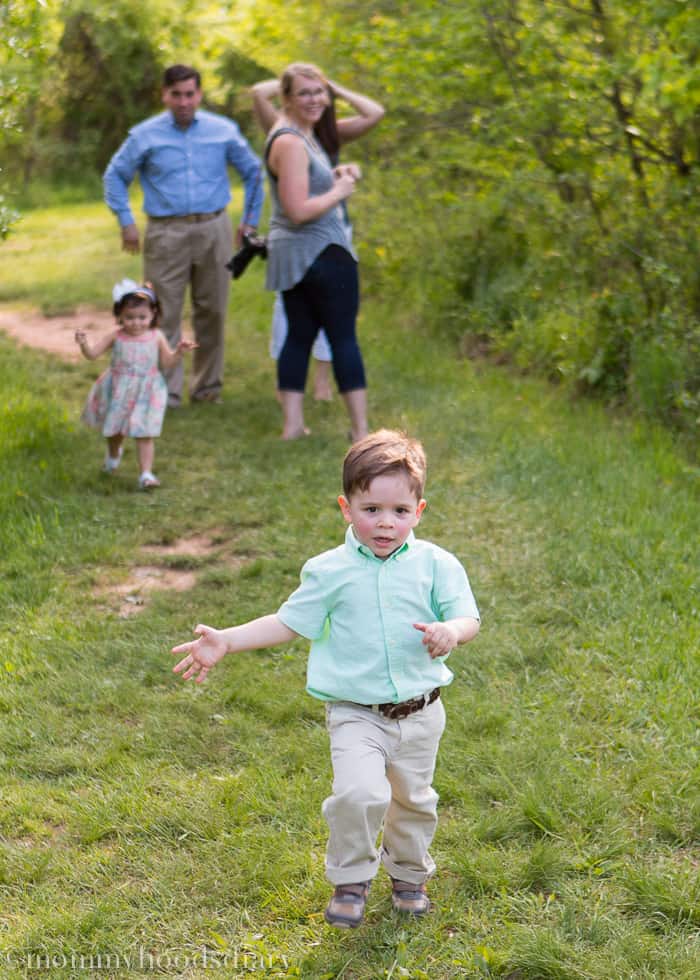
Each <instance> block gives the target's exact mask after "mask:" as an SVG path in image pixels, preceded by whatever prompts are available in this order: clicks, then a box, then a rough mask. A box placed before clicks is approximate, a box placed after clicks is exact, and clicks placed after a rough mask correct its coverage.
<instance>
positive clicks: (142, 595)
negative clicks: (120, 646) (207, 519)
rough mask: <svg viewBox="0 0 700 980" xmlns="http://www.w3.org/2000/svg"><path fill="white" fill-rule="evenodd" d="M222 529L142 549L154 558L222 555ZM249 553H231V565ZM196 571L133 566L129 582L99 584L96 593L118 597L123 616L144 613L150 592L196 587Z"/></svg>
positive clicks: (229, 564) (183, 589)
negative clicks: (243, 554)
mask: <svg viewBox="0 0 700 980" xmlns="http://www.w3.org/2000/svg"><path fill="white" fill-rule="evenodd" d="M228 543H229V542H228V541H227V537H226V533H225V532H224V531H223V529H220V528H213V529H212V530H210V531H206V532H204V533H202V534H193V535H190V536H189V537H186V538H178V539H176V540H175V541H172V542H167V543H164V544H148V545H144V546H143V547H142V548H141V549H140V550H141V553H142V554H143V555H144V557H150V558H151V559H154V558H159V557H163V558H206V557H207V556H208V555H213V554H216V555H217V556H221V551H222V549H223V548H224V547H225V546H226V545H227V544H228ZM246 560H247V558H246V556H242V555H228V556H227V557H226V564H227V565H228V566H231V565H234V566H240V565H242V564H243V563H244V562H245V561H246ZM196 581H197V573H196V572H195V571H192V570H189V569H177V568H166V567H161V566H159V565H137V566H136V567H134V568H132V569H131V572H130V574H129V578H128V579H127V581H126V582H120V583H119V584H118V585H109V586H98V587H97V588H96V589H95V591H94V594H95V596H97V597H98V598H109V599H116V600H117V601H118V602H119V616H121V617H122V618H123V619H125V618H127V617H129V616H133V615H134V614H135V613H139V612H141V611H142V610H143V609H144V608H145V606H146V603H147V597H148V594H149V593H150V592H156V591H157V592H165V591H168V590H171V591H173V592H187V591H189V590H190V589H192V588H194V586H195V584H196Z"/></svg>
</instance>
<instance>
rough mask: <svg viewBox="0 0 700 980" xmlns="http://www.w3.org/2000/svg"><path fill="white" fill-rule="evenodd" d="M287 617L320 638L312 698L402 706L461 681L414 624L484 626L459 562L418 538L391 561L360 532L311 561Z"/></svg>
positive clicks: (310, 678) (310, 673)
mask: <svg viewBox="0 0 700 980" xmlns="http://www.w3.org/2000/svg"><path fill="white" fill-rule="evenodd" d="M277 615H278V617H279V619H281V621H282V622H283V623H284V624H285V625H286V626H288V627H289V629H291V630H294V632H295V633H299V634H300V635H301V636H305V637H307V639H309V640H311V641H312V642H311V651H310V654H309V661H308V667H307V688H306V689H307V691H308V692H309V694H311V695H313V696H314V697H316V698H320V699H321V700H322V701H354V702H356V703H357V704H383V703H385V702H393V703H397V702H398V701H406V700H408V699H409V698H413V697H417V696H418V695H420V694H425V693H426V692H428V691H430V690H432V689H433V688H434V687H443V686H445V685H446V684H449V683H450V682H451V681H452V678H453V676H454V675H453V674H452V671H451V670H449V668H448V667H447V665H446V664H445V659H446V658H444V657H440V658H437V659H434V660H433V659H431V657H430V655H429V654H428V651H427V649H426V647H425V646H424V645H423V633H421V632H420V631H419V630H417V629H415V628H414V626H413V623H420V622H423V623H426V622H427V623H430V622H435V621H436V620H439V621H444V620H447V619H454V618H456V617H462V616H469V617H472V618H474V619H478V618H479V611H478V609H477V607H476V602H475V601H474V596H473V595H472V590H471V587H470V585H469V579H468V578H467V573H466V572H465V570H464V568H463V567H462V565H461V564H460V562H459V561H458V559H457V558H455V556H454V555H452V554H450V553H449V552H448V551H445V550H444V549H443V548H440V547H438V545H435V544H432V543H431V542H429V541H423V540H418V539H416V538H415V536H414V535H413V532H411V533H410V535H409V536H408V538H407V539H406V541H405V542H404V544H403V545H402V547H401V548H399V549H398V551H395V552H394V554H392V555H390V556H389V557H388V558H386V559H384V560H382V559H380V558H377V557H376V556H375V555H374V554H373V553H372V551H371V550H370V549H369V548H367V547H366V546H365V545H363V544H361V543H360V542H359V541H358V540H357V538H356V537H355V535H354V533H353V530H352V527H349V528H348V530H347V534H346V536H345V544H343V545H341V546H340V547H339V548H334V549H333V550H332V551H326V552H324V553H323V554H321V555H317V556H316V557H314V558H311V559H309V561H307V562H306V564H305V565H304V567H303V568H302V570H301V584H300V586H299V588H298V589H297V590H296V591H295V592H294V593H292V595H291V596H290V597H289V599H288V600H287V601H286V602H285V603H283V605H282V606H281V607H280V609H279V611H278V613H277Z"/></svg>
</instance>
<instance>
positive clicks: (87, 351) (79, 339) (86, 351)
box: [75, 330, 119, 361]
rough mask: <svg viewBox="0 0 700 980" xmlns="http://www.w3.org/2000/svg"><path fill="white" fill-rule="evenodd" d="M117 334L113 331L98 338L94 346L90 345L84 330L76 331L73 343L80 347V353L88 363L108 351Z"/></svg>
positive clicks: (116, 331)
mask: <svg viewBox="0 0 700 980" xmlns="http://www.w3.org/2000/svg"><path fill="white" fill-rule="evenodd" d="M118 333H119V331H118V330H113V331H112V333H108V334H106V335H105V336H104V337H99V338H98V339H97V340H96V341H95V343H94V344H91V343H90V342H89V341H88V339H87V334H86V333H85V331H84V330H76V331H75V342H76V344H77V345H78V347H80V352H81V354H82V355H83V357H86V358H87V359H88V361H94V360H95V359H96V358H98V357H101V356H102V354H104V353H105V351H108V350H109V349H110V347H111V346H112V344H113V343H114V341H115V339H116V336H117V334H118Z"/></svg>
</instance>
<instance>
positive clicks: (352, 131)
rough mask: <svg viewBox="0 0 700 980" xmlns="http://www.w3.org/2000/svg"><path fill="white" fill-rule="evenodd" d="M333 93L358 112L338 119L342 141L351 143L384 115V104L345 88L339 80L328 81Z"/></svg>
mask: <svg viewBox="0 0 700 980" xmlns="http://www.w3.org/2000/svg"><path fill="white" fill-rule="evenodd" d="M328 84H329V85H330V87H331V89H332V91H333V94H334V95H335V96H336V97H337V98H339V99H342V100H343V101H344V102H347V104H348V105H349V106H352V108H353V109H354V110H355V112H357V115H356V116H348V117H347V118H346V119H338V123H337V125H338V136H339V137H340V142H341V143H350V142H351V141H352V140H356V139H359V137H360V136H364V134H365V133H367V132H369V130H370V129H372V128H373V127H374V126H376V125H377V123H378V122H379V121H380V120H381V119H382V118H383V117H384V106H383V105H381V103H379V102H375V101H374V99H370V98H369V97H368V96H366V95H360V93H359V92H353V91H352V89H349V88H344V87H343V86H342V85H338V83H337V82H332V81H330V80H329V81H328Z"/></svg>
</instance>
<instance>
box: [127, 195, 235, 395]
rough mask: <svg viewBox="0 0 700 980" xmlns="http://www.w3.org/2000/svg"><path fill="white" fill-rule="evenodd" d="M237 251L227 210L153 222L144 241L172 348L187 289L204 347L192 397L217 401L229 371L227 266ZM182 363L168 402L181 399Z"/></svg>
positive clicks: (171, 380)
mask: <svg viewBox="0 0 700 980" xmlns="http://www.w3.org/2000/svg"><path fill="white" fill-rule="evenodd" d="M232 252H233V232H232V229H231V221H230V219H229V216H228V215H227V213H226V211H221V212H220V213H219V214H218V215H215V216H213V217H209V216H208V215H201V216H199V215H187V216H185V217H183V218H149V220H148V226H147V228H146V235H145V239H144V277H145V279H146V280H147V281H149V282H151V283H153V288H154V289H155V291H156V295H157V296H158V299H159V300H160V305H161V308H162V311H163V317H162V321H161V329H162V330H163V333H164V334H165V336H166V337H167V339H168V343H169V344H170V346H171V347H175V346H176V345H177V342H178V341H179V340H180V337H181V336H182V316H183V307H184V304H185V294H186V292H187V287H188V286H189V287H190V298H191V302H192V330H193V333H194V339H195V340H196V341H197V343H198V344H199V347H198V348H197V349H196V350H195V351H193V352H192V369H191V372H190V384H189V389H190V399H191V400H192V401H197V400H202V399H204V400H206V399H211V398H216V397H217V395H218V394H219V392H220V391H221V385H222V381H223V370H224V334H225V327H226V310H227V306H228V293H229V285H230V282H231V273H230V272H229V270H228V269H226V268H225V265H226V263H227V262H228V261H229V259H230V258H231V255H232ZM183 373H184V372H183V364H182V361H180V362H179V363H178V364H177V365H176V366H175V367H174V368H171V369H170V370H169V371H165V372H164V374H165V378H166V380H167V382H168V392H169V398H168V401H169V404H171V405H172V404H178V403H179V402H180V401H181V400H182V386H183Z"/></svg>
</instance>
